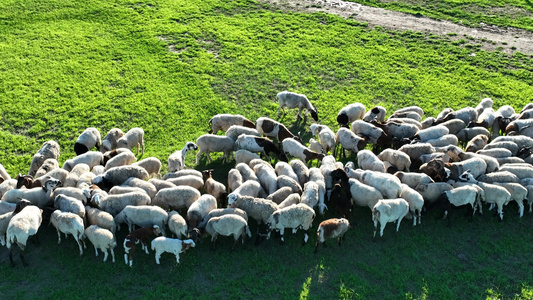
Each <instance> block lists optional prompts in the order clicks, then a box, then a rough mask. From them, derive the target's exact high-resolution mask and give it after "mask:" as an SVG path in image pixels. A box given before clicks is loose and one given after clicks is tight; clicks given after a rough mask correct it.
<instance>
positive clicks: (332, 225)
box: [315, 218, 350, 253]
mask: <svg viewBox="0 0 533 300" xmlns="http://www.w3.org/2000/svg"><path fill="white" fill-rule="evenodd" d="M348 229H350V222H349V221H348V220H346V219H344V218H340V219H328V220H325V221H322V222H320V224H319V225H318V229H317V230H316V234H317V236H318V240H317V241H316V244H315V253H316V252H317V249H318V244H319V243H321V244H322V245H324V247H325V246H326V239H329V238H331V239H334V238H338V243H339V245H340V244H341V241H343V240H344V234H345V233H346V232H347V231H348Z"/></svg>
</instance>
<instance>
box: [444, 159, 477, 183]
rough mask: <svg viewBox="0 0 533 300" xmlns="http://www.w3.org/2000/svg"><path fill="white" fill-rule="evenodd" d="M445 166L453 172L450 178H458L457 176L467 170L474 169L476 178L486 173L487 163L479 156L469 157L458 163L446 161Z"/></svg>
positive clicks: (473, 172) (473, 173)
mask: <svg viewBox="0 0 533 300" xmlns="http://www.w3.org/2000/svg"><path fill="white" fill-rule="evenodd" d="M445 166H446V168H448V169H449V170H450V172H451V173H450V175H449V178H450V179H453V180H457V178H458V177H459V176H460V175H461V174H463V172H464V171H466V170H470V171H472V175H473V176H474V177H475V178H478V177H479V176H481V175H483V174H485V172H486V170H487V163H486V162H485V160H483V159H482V158H479V157H473V158H469V159H466V160H463V161H460V162H456V163H446V164H445Z"/></svg>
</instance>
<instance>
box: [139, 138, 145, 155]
mask: <svg viewBox="0 0 533 300" xmlns="http://www.w3.org/2000/svg"><path fill="white" fill-rule="evenodd" d="M140 144H141V147H142V152H141V156H143V155H144V139H142V140H141V143H140Z"/></svg>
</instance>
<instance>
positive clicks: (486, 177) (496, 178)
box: [465, 169, 520, 183]
mask: <svg viewBox="0 0 533 300" xmlns="http://www.w3.org/2000/svg"><path fill="white" fill-rule="evenodd" d="M467 170H468V171H471V170H469V169H466V170H465V171H467ZM471 173H472V172H471ZM472 176H474V178H476V179H477V180H479V181H482V182H487V183H495V182H502V183H505V182H514V183H520V178H518V176H516V175H515V174H513V173H511V172H509V171H497V172H492V173H488V174H483V175H481V176H478V177H476V175H475V174H474V173H472Z"/></svg>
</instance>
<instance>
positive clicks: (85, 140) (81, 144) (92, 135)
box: [74, 127, 102, 155]
mask: <svg viewBox="0 0 533 300" xmlns="http://www.w3.org/2000/svg"><path fill="white" fill-rule="evenodd" d="M100 144H102V136H101V135H100V131H98V129H96V128H94V127H89V128H87V129H85V130H84V131H83V132H82V133H81V134H80V135H79V136H78V139H77V140H76V143H75V144H74V152H76V155H80V154H83V153H85V152H87V151H89V150H91V149H92V148H94V147H95V146H96V148H98V150H100Z"/></svg>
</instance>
